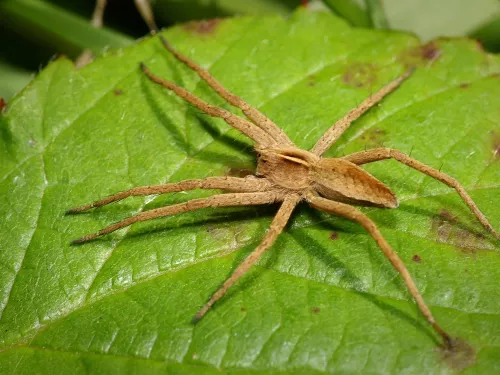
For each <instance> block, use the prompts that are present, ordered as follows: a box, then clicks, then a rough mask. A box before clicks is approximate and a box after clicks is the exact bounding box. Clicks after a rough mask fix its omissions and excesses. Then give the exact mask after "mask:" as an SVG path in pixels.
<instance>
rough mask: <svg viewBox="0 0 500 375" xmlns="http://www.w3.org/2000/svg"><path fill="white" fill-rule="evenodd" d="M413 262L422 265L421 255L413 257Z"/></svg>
mask: <svg viewBox="0 0 500 375" xmlns="http://www.w3.org/2000/svg"><path fill="white" fill-rule="evenodd" d="M411 260H413V261H414V262H415V263H420V262H421V261H422V258H420V255H418V254H415V255H413V256H412V257H411Z"/></svg>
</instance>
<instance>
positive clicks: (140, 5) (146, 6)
mask: <svg viewBox="0 0 500 375" xmlns="http://www.w3.org/2000/svg"><path fill="white" fill-rule="evenodd" d="M134 3H135V7H136V8H137V10H138V11H139V13H140V14H141V17H142V19H143V20H144V22H146V24H147V25H148V28H149V31H151V33H156V32H158V26H156V22H155V16H154V14H153V9H151V3H150V0H134Z"/></svg>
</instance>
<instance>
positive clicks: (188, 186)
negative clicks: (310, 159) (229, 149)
mask: <svg viewBox="0 0 500 375" xmlns="http://www.w3.org/2000/svg"><path fill="white" fill-rule="evenodd" d="M270 187H271V184H270V182H269V181H267V180H265V179H261V178H255V177H253V176H250V177H246V178H238V177H207V178H204V179H196V180H185V181H180V182H175V183H170V184H162V185H149V186H137V187H134V188H132V189H129V190H125V191H121V192H119V193H116V194H113V195H110V196H108V197H106V198H104V199H101V200H98V201H96V202H94V203H91V204H87V205H85V206H80V207H76V208H72V209H71V210H68V211H66V214H74V213H77V212H83V211H87V210H90V209H91V208H96V207H101V206H105V205H107V204H110V203H113V202H116V201H120V200H122V199H125V198H128V197H136V196H143V195H153V194H165V193H174V192H178V191H186V190H194V189H206V190H210V189H222V190H231V191H233V192H237V193H251V192H260V191H266V190H269V188H270Z"/></svg>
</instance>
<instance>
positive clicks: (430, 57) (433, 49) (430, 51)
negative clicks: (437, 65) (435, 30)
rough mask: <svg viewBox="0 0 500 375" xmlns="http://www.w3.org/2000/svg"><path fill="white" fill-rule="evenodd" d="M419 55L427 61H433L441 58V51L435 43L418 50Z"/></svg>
mask: <svg viewBox="0 0 500 375" xmlns="http://www.w3.org/2000/svg"><path fill="white" fill-rule="evenodd" d="M420 54H421V56H422V58H423V59H425V60H427V61H434V60H437V59H438V58H439V56H441V50H440V49H439V46H438V45H437V43H436V42H430V43H427V44H425V45H423V46H422V47H421V48H420Z"/></svg>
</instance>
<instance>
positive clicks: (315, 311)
mask: <svg viewBox="0 0 500 375" xmlns="http://www.w3.org/2000/svg"><path fill="white" fill-rule="evenodd" d="M311 311H312V313H313V314H319V312H320V311H321V310H320V308H319V307H313V308H312V310H311Z"/></svg>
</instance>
